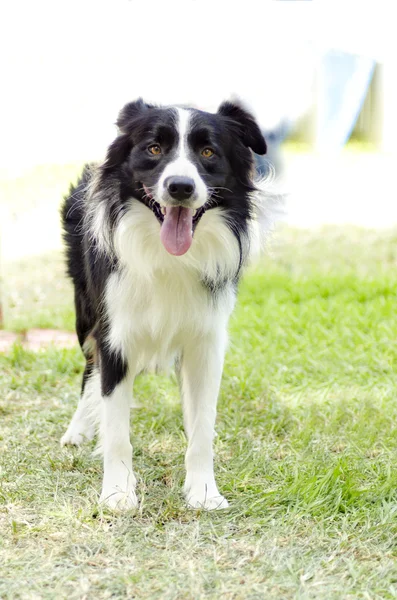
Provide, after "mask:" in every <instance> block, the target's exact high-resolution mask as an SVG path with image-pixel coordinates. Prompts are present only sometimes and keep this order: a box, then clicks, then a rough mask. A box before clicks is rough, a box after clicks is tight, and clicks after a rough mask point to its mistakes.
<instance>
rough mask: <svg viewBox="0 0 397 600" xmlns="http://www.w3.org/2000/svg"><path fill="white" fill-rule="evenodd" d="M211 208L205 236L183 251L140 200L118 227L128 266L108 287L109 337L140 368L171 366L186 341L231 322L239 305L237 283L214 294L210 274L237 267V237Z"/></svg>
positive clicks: (227, 272) (204, 224) (203, 225)
mask: <svg viewBox="0 0 397 600" xmlns="http://www.w3.org/2000/svg"><path fill="white" fill-rule="evenodd" d="M212 213H213V214H212V215H210V218H208V216H207V215H204V217H203V219H202V221H203V222H202V223H200V224H199V227H201V231H200V235H199V236H197V238H196V236H195V238H196V239H195V240H194V242H193V245H192V247H191V249H190V250H189V252H188V253H187V254H186V255H184V256H182V257H175V256H171V255H169V254H168V253H167V252H166V250H165V249H164V247H163V246H162V244H161V241H160V236H159V224H158V223H157V222H156V219H154V218H153V215H152V214H151V211H150V210H148V209H147V208H146V207H145V206H142V205H140V204H137V203H135V204H133V205H132V206H131V209H130V210H129V211H128V212H127V213H126V214H125V215H124V217H123V218H122V219H121V221H120V223H119V225H118V227H117V230H116V232H115V244H116V251H117V254H118V256H119V260H120V264H121V268H120V270H118V271H117V272H115V273H113V274H112V275H111V276H110V278H109V280H108V282H107V286H106V305H107V313H108V315H109V317H110V332H109V344H110V346H111V348H112V349H113V350H115V351H121V352H122V354H123V356H125V357H126V358H128V361H129V363H130V364H131V363H135V362H136V369H137V370H141V369H143V368H151V367H152V366H157V367H160V368H166V367H167V366H169V364H170V362H171V361H172V359H173V357H174V356H175V354H177V353H179V352H180V351H181V350H182V349H183V346H184V342H185V341H186V340H189V341H190V340H191V339H192V338H197V342H198V343H199V340H200V337H202V336H205V335H207V334H209V333H211V332H213V331H214V330H216V329H218V328H222V329H224V328H225V327H226V325H227V321H228V318H229V316H230V313H231V311H232V310H233V306H234V302H235V292H234V287H233V284H232V283H231V282H230V283H228V284H226V285H224V286H223V287H222V289H221V290H219V292H217V294H216V295H215V296H214V295H213V294H211V293H209V291H208V289H206V287H205V286H204V285H203V279H205V278H209V279H211V280H216V279H217V278H219V277H221V278H222V279H223V280H225V279H228V278H230V279H231V274H232V273H235V272H236V269H237V267H238V260H239V254H238V252H239V251H238V244H237V240H236V239H235V238H234V236H233V235H232V233H231V232H230V230H229V229H228V227H226V225H225V224H224V222H223V219H222V218H221V217H220V215H219V214H216V213H215V211H212Z"/></svg>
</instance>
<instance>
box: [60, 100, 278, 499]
mask: <svg viewBox="0 0 397 600" xmlns="http://www.w3.org/2000/svg"><path fill="white" fill-rule="evenodd" d="M117 127H118V135H117V137H116V138H115V140H114V141H113V142H112V143H111V145H110V146H109V148H108V151H107V155H106V158H105V160H104V161H103V162H102V163H101V164H99V165H86V167H85V168H84V171H83V174H82V176H81V178H80V180H79V182H78V184H77V185H76V186H71V188H70V193H69V195H68V197H66V198H65V200H64V204H63V207H62V222H63V229H64V239H65V245H66V255H67V269H68V274H69V276H70V277H71V278H72V281H73V284H74V292H75V307H76V330H77V336H78V340H79V343H80V346H81V348H82V350H83V353H84V356H85V359H86V365H85V370H84V374H83V382H82V391H81V398H80V401H79V404H78V407H77V410H76V412H75V414H74V416H73V418H72V420H71V423H70V425H69V427H68V429H67V431H66V433H65V434H64V436H63V437H62V440H61V444H62V445H66V444H72V445H77V446H78V445H80V444H81V443H82V442H83V441H84V440H92V439H93V438H94V436H95V434H96V432H97V430H98V431H99V436H100V446H101V451H102V453H103V468H104V473H103V485H102V492H101V495H100V502H101V503H103V504H104V505H106V506H107V507H109V508H110V509H115V510H128V509H133V508H136V507H137V505H138V500H137V495H136V477H135V475H134V471H133V466H132V447H131V443H130V432H129V426H130V404H131V400H132V386H133V381H134V378H135V376H136V375H137V374H138V373H140V372H142V371H144V370H146V369H150V368H152V367H153V368H155V369H163V368H167V367H168V366H169V365H170V364H172V363H174V364H175V367H176V372H177V375H178V380H179V384H180V391H181V397H182V404H183V412H184V427H185V432H186V437H187V442H188V444H187V452H186V458H185V465H186V479H185V484H184V494H185V498H186V501H187V504H188V506H190V507H192V508H202V509H207V510H212V509H219V508H226V507H227V506H228V502H227V500H226V499H225V498H224V497H223V496H222V495H221V493H220V492H219V491H218V487H217V484H216V481H215V477H214V466H213V462H214V457H213V437H214V426H215V416H216V404H217V398H218V393H219V389H220V384H221V377H222V370H223V361H224V355H225V349H226V343H227V324H228V319H229V317H230V314H231V313H232V310H233V307H234V304H235V301H236V293H237V287H238V283H239V280H240V277H241V274H242V272H243V269H244V267H245V266H246V264H247V263H248V261H249V258H250V255H251V254H252V253H253V251H254V248H257V247H258V246H259V245H260V243H261V239H262V238H263V237H264V236H265V237H266V232H267V231H268V229H269V228H268V221H269V219H268V215H267V214H266V210H267V209H266V202H264V201H263V199H264V198H265V200H266V197H265V196H266V193H265V192H263V191H262V192H261V190H260V188H259V187H258V186H257V185H256V184H255V183H254V154H253V153H256V154H257V155H264V154H265V153H266V142H265V139H264V137H263V135H262V133H261V131H260V128H259V127H258V124H257V123H256V121H255V119H254V117H253V116H252V115H251V113H250V112H249V111H248V110H247V109H246V108H245V107H243V106H242V105H241V103H239V102H234V101H233V102H229V101H227V102H224V103H222V104H221V106H220V107H219V109H218V111H217V113H208V112H204V111H202V110H198V109H195V108H186V107H167V106H166V107H160V106H154V105H151V104H147V103H145V102H144V101H143V100H142V99H139V100H137V101H134V102H130V103H128V104H127V105H126V106H124V108H123V109H122V110H121V112H120V113H119V116H118V119H117ZM261 215H262V217H261ZM263 215H264V219H263ZM264 223H265V224H264Z"/></svg>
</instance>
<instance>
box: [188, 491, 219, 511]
mask: <svg viewBox="0 0 397 600" xmlns="http://www.w3.org/2000/svg"><path fill="white" fill-rule="evenodd" d="M186 500H187V505H188V506H189V508H198V509H200V508H201V509H202V510H222V509H223V508H228V506H229V503H228V501H227V500H226V498H225V497H224V496H221V495H220V494H219V495H218V496H209V497H206V496H204V495H203V494H188V495H187V496H186Z"/></svg>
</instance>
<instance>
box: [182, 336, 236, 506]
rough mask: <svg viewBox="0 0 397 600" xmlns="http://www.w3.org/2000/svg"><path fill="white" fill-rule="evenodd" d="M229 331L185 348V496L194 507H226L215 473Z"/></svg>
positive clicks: (197, 339)
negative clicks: (215, 440)
mask: <svg viewBox="0 0 397 600" xmlns="http://www.w3.org/2000/svg"><path fill="white" fill-rule="evenodd" d="M226 338H227V335H226V331H225V330H222V331H215V332H212V333H211V334H207V335H205V336H203V337H200V338H194V339H191V340H190V342H189V343H188V344H187V345H186V346H185V347H184V349H183V357H182V363H181V371H180V375H181V391H182V397H183V398H182V400H183V408H184V422H185V431H186V435H187V439H188V448H187V452H186V458H185V464H186V481H185V487H184V491H185V495H186V500H187V502H188V505H189V506H191V507H192V508H205V509H207V510H213V509H217V508H226V507H227V506H228V503H227V500H226V499H225V498H224V497H223V496H221V495H220V493H219V491H218V488H217V485H216V482H215V476H214V457H213V449H212V444H213V438H214V432H215V418H216V404H217V399H218V393H219V388H220V383H221V377H222V370H223V360H224V354H225V347H226Z"/></svg>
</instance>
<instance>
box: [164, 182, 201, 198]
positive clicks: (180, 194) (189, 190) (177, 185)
mask: <svg viewBox="0 0 397 600" xmlns="http://www.w3.org/2000/svg"><path fill="white" fill-rule="evenodd" d="M164 183H165V186H166V188H167V190H168V193H169V195H170V196H171V198H173V199H174V200H178V201H179V202H182V201H183V200H188V198H190V197H191V196H192V194H193V192H194V187H195V186H194V181H193V179H191V178H190V177H167V179H166V180H165V182H164Z"/></svg>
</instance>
